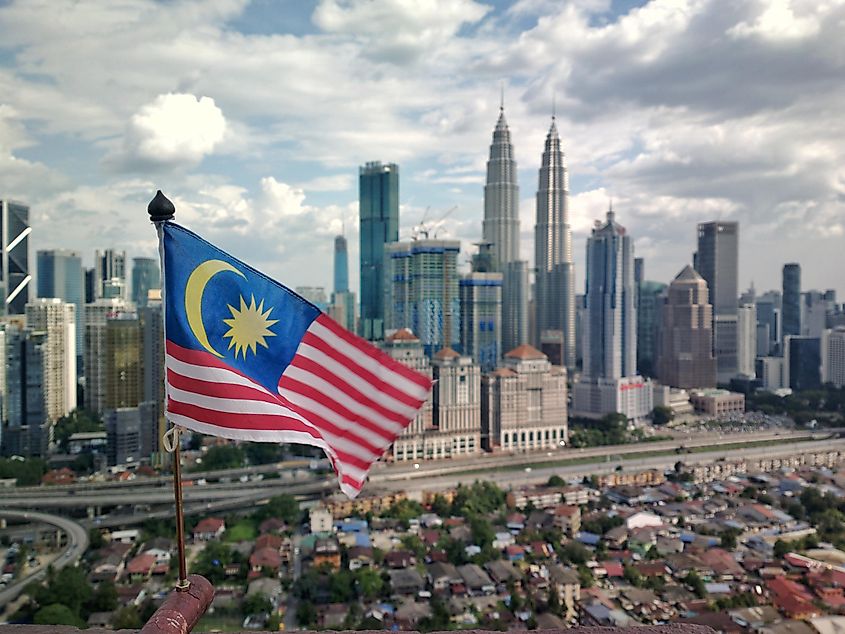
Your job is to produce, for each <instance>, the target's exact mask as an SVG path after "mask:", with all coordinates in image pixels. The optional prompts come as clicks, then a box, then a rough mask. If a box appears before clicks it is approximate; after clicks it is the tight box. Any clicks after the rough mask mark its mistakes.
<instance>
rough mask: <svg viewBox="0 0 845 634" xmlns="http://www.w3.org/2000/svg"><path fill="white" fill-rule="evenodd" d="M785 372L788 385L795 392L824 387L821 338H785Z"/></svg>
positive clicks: (789, 336) (788, 336)
mask: <svg viewBox="0 0 845 634" xmlns="http://www.w3.org/2000/svg"><path fill="white" fill-rule="evenodd" d="M783 371H784V375H785V379H786V384H787V386H788V387H790V388H791V389H792V390H793V391H796V392H801V391H804V390H817V389H819V388H820V387H821V385H822V381H821V371H822V354H821V338H820V337H794V336H792V335H787V336H786V337H784V339H783Z"/></svg>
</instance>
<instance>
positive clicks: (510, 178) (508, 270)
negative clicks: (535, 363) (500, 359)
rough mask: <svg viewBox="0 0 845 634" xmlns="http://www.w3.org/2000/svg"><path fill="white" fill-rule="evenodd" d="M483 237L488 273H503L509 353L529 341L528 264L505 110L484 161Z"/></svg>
mask: <svg viewBox="0 0 845 634" xmlns="http://www.w3.org/2000/svg"><path fill="white" fill-rule="evenodd" d="M482 234H483V238H484V242H485V243H488V244H490V245H491V246H490V251H491V260H492V268H490V269H489V270H490V272H496V271H497V272H500V273H501V274H502V345H503V347H504V349H507V350H510V349H511V348H515V347H516V346H518V345H519V344H521V343H525V342H526V341H527V338H528V263H527V262H525V261H524V260H522V259H520V253H519V182H518V177H517V168H516V160H515V159H514V151H513V145H512V144H511V134H510V130H509V129H508V123H507V121H506V120H505V111H504V107H502V108H500V112H499V120H498V121H497V122H496V127H495V129H494V130H493V142H492V143H491V145H490V155H489V158H488V159H487V179H486V182H485V185H484V220H483V222H482ZM508 346H509V347H508Z"/></svg>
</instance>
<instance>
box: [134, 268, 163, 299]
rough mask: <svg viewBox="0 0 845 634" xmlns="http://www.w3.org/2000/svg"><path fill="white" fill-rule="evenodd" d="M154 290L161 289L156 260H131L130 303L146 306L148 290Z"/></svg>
mask: <svg viewBox="0 0 845 634" xmlns="http://www.w3.org/2000/svg"><path fill="white" fill-rule="evenodd" d="M154 288H161V272H160V271H159V266H158V260H156V259H153V258H132V302H133V303H134V304H135V306H146V305H147V298H148V296H149V293H150V290H152V289H154Z"/></svg>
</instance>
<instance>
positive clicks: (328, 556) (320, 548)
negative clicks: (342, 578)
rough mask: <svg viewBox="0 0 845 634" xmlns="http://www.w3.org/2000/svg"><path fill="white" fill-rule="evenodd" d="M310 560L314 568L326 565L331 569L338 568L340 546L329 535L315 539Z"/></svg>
mask: <svg viewBox="0 0 845 634" xmlns="http://www.w3.org/2000/svg"><path fill="white" fill-rule="evenodd" d="M311 561H312V562H313V564H314V567H315V568H320V567H322V566H328V567H329V568H331V569H332V570H340V546H339V545H338V543H337V540H336V539H333V538H330V537H325V538H320V539H318V540H316V541H315V542H314V551H313V553H312V554H311Z"/></svg>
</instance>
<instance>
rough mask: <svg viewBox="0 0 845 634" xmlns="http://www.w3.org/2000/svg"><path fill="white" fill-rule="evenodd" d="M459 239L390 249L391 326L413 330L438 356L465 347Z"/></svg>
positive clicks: (387, 250)
mask: <svg viewBox="0 0 845 634" xmlns="http://www.w3.org/2000/svg"><path fill="white" fill-rule="evenodd" d="M460 248H461V243H460V242H459V241H457V240H437V239H423V240H413V241H410V242H394V243H392V244H388V245H386V247H385V253H386V256H385V264H386V266H387V269H386V270H385V284H386V286H387V289H386V291H387V292H386V299H385V320H384V324H385V328H386V329H390V330H399V329H401V328H408V329H410V330H411V332H413V333H414V334H415V335H416V336H418V337H419V338H420V341H421V342H422V344H423V347H424V348H425V351H426V354H428V355H433V354H434V353H435V352H437V351H438V350H440V349H441V348H445V347H458V346H459V345H460V332H461V328H460V321H461V319H460V295H459V293H458V271H457V263H458V253H459V251H460Z"/></svg>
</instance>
